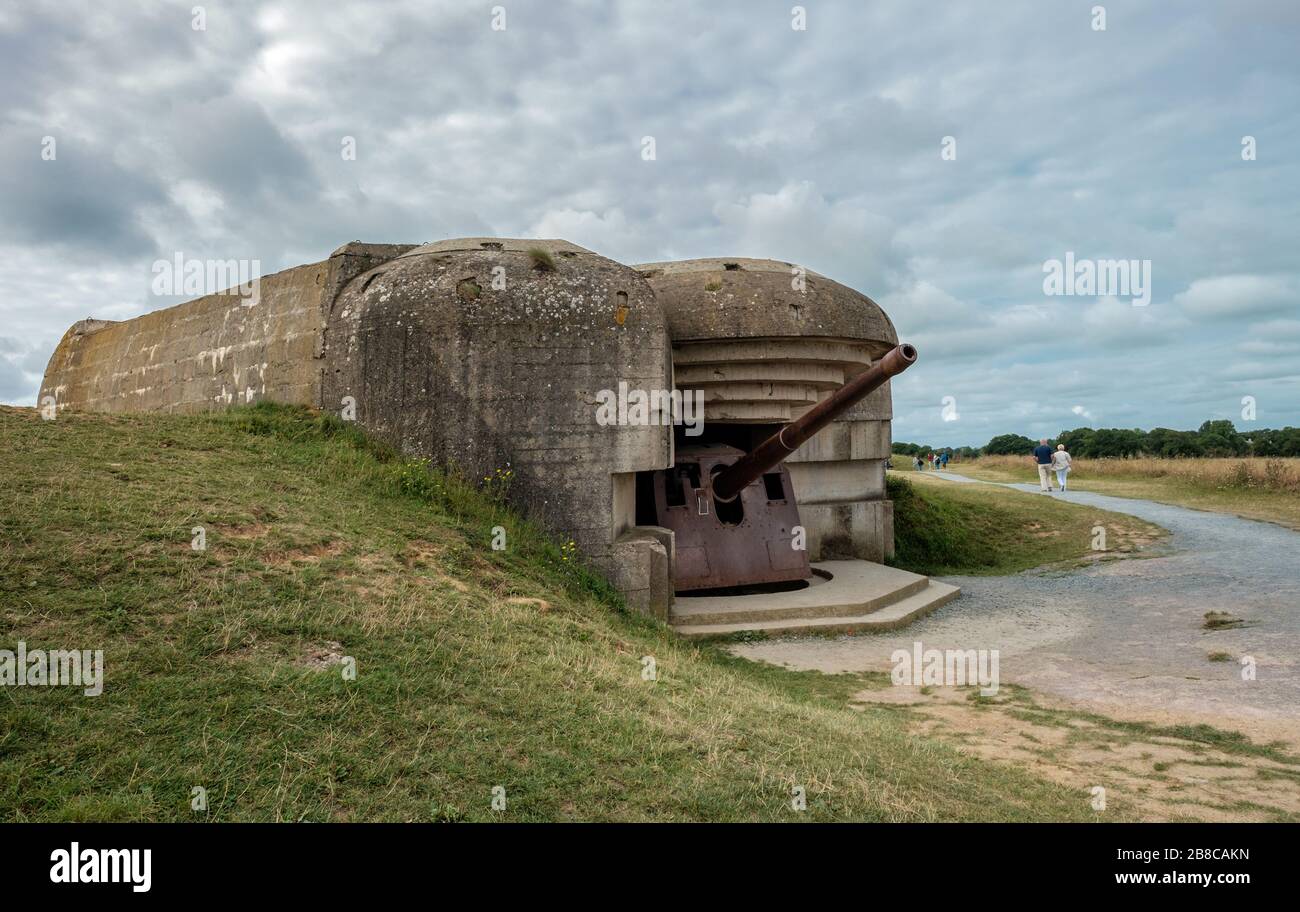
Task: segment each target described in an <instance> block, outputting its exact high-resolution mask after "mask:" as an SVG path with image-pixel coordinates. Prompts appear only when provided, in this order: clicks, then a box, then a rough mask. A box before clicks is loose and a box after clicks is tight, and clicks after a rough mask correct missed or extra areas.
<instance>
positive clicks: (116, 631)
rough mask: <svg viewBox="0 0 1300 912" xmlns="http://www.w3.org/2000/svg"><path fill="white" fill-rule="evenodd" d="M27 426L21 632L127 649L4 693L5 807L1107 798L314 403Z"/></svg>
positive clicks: (818, 810)
mask: <svg viewBox="0 0 1300 912" xmlns="http://www.w3.org/2000/svg"><path fill="white" fill-rule="evenodd" d="M0 437H2V438H3V443H4V445H3V449H2V450H0V468H2V470H3V477H4V479H5V484H4V486H3V491H2V492H0V618H2V619H3V629H4V631H5V633H4V635H3V640H5V641H8V642H3V641H0V648H9V649H13V648H15V644H16V641H18V640H24V641H26V643H27V645H28V648H29V649H36V648H87V649H96V648H102V649H103V650H104V652H105V665H106V674H105V682H104V692H103V694H102V696H99V697H97V698H89V697H85V696H82V694H81V691H80V690H74V689H73V688H68V687H12V686H10V687H3V688H0V819H5V820H19V821H23V820H85V819H91V820H193V819H196V818H199V819H212V820H289V821H297V820H311V821H325V820H375V819H383V820H430V819H432V820H461V819H468V820H553V819H586V820H936V819H942V820H967V819H981V820H983V819H991V820H1033V819H1048V820H1065V819H1094V818H1095V816H1096V815H1095V814H1094V812H1092V811H1091V810H1090V808H1089V796H1088V793H1087V792H1086V790H1085V789H1084V788H1083V784H1080V787H1079V788H1077V789H1071V788H1066V787H1063V786H1060V785H1053V784H1049V783H1047V782H1045V781H1043V780H1040V779H1038V778H1035V777H1033V776H1031V775H1029V774H1028V773H1026V772H1023V771H1021V770H1018V769H1015V768H1012V767H1007V766H1000V765H993V764H990V763H987V762H981V761H978V760H975V759H973V758H970V757H966V756H964V755H961V754H959V753H957V752H956V751H955V750H953V749H951V748H949V747H946V746H944V745H941V744H939V743H937V742H934V741H931V740H927V739H924V738H916V737H913V736H910V735H909V734H908V733H907V731H906V727H905V721H904V720H902V719H901V718H899V717H898V715H897V713H896V712H893V711H891V710H890V709H888V708H869V709H867V710H865V711H861V710H855V709H852V708H850V707H848V705H847V703H848V698H849V696H850V695H851V694H852V693H854V692H855V691H857V690H859V689H861V687H862V686H863V685H864V681H863V678H861V677H858V676H824V675H820V674H815V673H813V674H794V673H790V672H786V671H782V670H779V669H775V668H771V667H766V666H761V665H757V664H751V663H748V662H745V661H743V660H740V659H736V658H733V657H730V656H728V655H726V654H725V653H723V652H721V651H720V650H718V649H716V648H715V647H710V646H707V645H704V646H701V645H696V644H688V643H685V642H681V641H679V640H677V639H676V638H674V636H673V635H672V634H671V633H670V632H669V631H667V630H666V629H665V628H663V627H661V626H658V625H654V624H651V623H649V622H647V621H644V620H641V619H639V618H636V617H632V616H629V615H627V614H626V613H624V612H622V611H620V610H619V608H618V606H617V603H616V601H617V600H616V598H615V597H614V596H613V595H612V593H611V592H610V591H609V590H608V587H607V586H605V585H604V584H603V583H602V582H600V581H598V580H596V579H595V578H594V577H592V576H590V575H588V574H587V573H585V572H584V571H583V570H582V569H581V568H580V567H578V566H577V565H576V563H575V562H574V561H573V560H571V559H569V555H570V552H569V551H567V550H565V549H563V548H561V547H559V546H557V545H555V544H553V543H551V542H549V541H548V540H546V539H545V538H544V537H543V536H541V535H540V534H539V533H538V532H537V531H536V530H535V529H533V528H531V527H530V526H528V525H527V524H526V523H524V522H522V521H520V520H519V519H517V518H515V517H514V516H512V515H511V514H510V513H508V512H507V511H506V510H505V509H504V508H503V507H501V506H500V505H499V503H498V500H497V499H495V498H494V497H492V496H489V495H484V494H483V493H480V492H478V491H475V490H473V489H472V488H471V487H470V486H468V485H466V484H465V483H463V482H461V481H459V480H457V479H454V478H447V477H444V476H442V475H440V474H438V473H435V472H430V471H428V470H427V469H426V467H425V466H423V465H421V464H419V463H412V462H410V461H407V460H403V459H401V458H398V457H397V456H395V455H394V454H392V453H391V452H388V451H387V450H385V449H384V448H383V447H379V446H375V445H373V444H371V443H369V442H367V441H366V439H365V438H363V437H362V436H361V435H360V434H358V433H357V432H356V431H355V430H353V429H351V428H350V427H345V426H343V425H340V424H338V423H337V422H335V421H333V420H328V419H322V418H317V417H315V416H313V415H311V414H310V413H308V412H306V411H305V410H294V409H287V408H276V407H265V406H257V407H254V408H251V409H244V410H236V411H234V412H231V413H227V414H224V415H212V416H197V417H165V416H115V417H109V416H78V415H67V416H61V417H60V418H59V419H57V420H55V421H49V422H46V421H42V420H40V419H39V417H38V416H37V414H36V412H34V411H32V410H25V409H23V410H20V409H0ZM489 487H491V485H490V486H489ZM494 525H502V526H504V527H505V528H506V529H507V530H508V533H507V534H508V544H509V547H508V548H507V549H506V550H505V551H499V552H498V551H493V550H492V549H491V547H490V537H491V528H492V527H493V526H494ZM196 526H202V527H204V529H205V530H206V545H207V549H206V550H205V551H195V550H192V548H191V541H192V529H194V528H195V527H196ZM342 656H347V657H351V658H353V659H355V661H356V668H357V676H356V679H355V680H351V681H349V680H345V679H344V675H343V674H342V669H343V667H344V666H342V665H339V664H335V663H336V661H337V660H338V659H339V657H342ZM644 656H653V657H654V659H655V662H656V666H657V673H658V679H657V680H651V681H647V680H645V679H644V678H643V675H642V670H643V661H642V657H644ZM495 786H501V787H503V788H504V789H505V796H506V799H507V806H506V809H505V810H504V811H494V810H492V808H491V799H492V790H493V788H494V787H495ZM795 786H802V787H803V788H804V789H806V793H807V810H806V811H803V812H796V811H794V810H793V809H792V808H791V804H790V801H791V789H792V788H793V787H795ZM195 787H202V788H204V789H206V790H207V797H208V809H207V811H206V812H204V813H198V812H195V811H193V810H192V809H191V796H192V790H193V789H194V788H195ZM1123 816H1124V810H1123V808H1117V807H1116V806H1115V805H1114V804H1112V806H1111V808H1110V810H1109V811H1108V812H1107V814H1106V817H1107V819H1116V817H1121V818H1122V817H1123Z"/></svg>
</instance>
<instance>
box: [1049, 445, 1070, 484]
mask: <svg viewBox="0 0 1300 912" xmlns="http://www.w3.org/2000/svg"><path fill="white" fill-rule="evenodd" d="M1052 471H1054V472H1056V483H1057V484H1059V485H1060V486H1061V490H1062V491H1064V490H1065V476H1066V475H1069V474H1070V454H1069V453H1067V452H1066V451H1065V444H1063V443H1058V444H1057V445H1056V452H1055V453H1053V454H1052Z"/></svg>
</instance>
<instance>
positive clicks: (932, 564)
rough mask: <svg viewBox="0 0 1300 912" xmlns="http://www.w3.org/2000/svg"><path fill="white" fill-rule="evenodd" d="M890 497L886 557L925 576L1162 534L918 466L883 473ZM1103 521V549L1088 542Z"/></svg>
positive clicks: (1054, 560) (1125, 544) (1021, 562)
mask: <svg viewBox="0 0 1300 912" xmlns="http://www.w3.org/2000/svg"><path fill="white" fill-rule="evenodd" d="M887 484H888V487H889V497H890V499H891V500H893V502H894V549H895V555H894V558H893V559H892V561H891V563H892V564H893V565H894V566H897V567H901V568H903V569H904V570H911V571H913V572H915V573H924V574H926V575H930V576H943V575H956V574H971V575H988V574H1003V573H1016V572H1019V571H1021V570H1028V569H1031V568H1033V567H1041V566H1045V565H1049V564H1072V563H1077V562H1079V561H1085V560H1097V559H1101V558H1109V557H1118V556H1121V555H1125V554H1129V553H1132V552H1133V551H1134V550H1135V549H1136V548H1137V547H1139V546H1141V545H1145V544H1148V543H1149V542H1152V541H1154V540H1156V539H1158V538H1161V537H1163V536H1165V535H1167V534H1168V532H1167V531H1166V530H1164V529H1162V528H1160V527H1159V526H1156V525H1153V524H1152V523H1148V522H1145V521H1143V520H1140V519H1138V518H1137V517H1135V516H1127V515H1125V514H1123V513H1111V512H1109V511H1106V510H1098V509H1095V508H1092V507H1085V506H1083V505H1081V504H1076V503H1070V502H1069V501H1068V500H1066V499H1064V498H1060V497H1056V496H1046V495H1027V494H1024V493H1022V492H1020V491H1012V490H1008V489H1006V488H998V487H993V486H990V485H976V484H962V483H960V482H954V481H945V480H943V479H941V478H936V477H934V476H933V475H928V474H925V473H920V472H912V473H907V474H905V475H900V474H897V473H895V472H890V473H889V475H888V478H887ZM1098 525H1101V526H1103V527H1105V529H1106V546H1107V548H1108V549H1109V550H1108V551H1106V552H1103V553H1099V552H1096V551H1094V550H1093V547H1092V545H1093V540H1094V529H1095V527H1096V526H1098Z"/></svg>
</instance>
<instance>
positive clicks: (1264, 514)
mask: <svg viewBox="0 0 1300 912" xmlns="http://www.w3.org/2000/svg"><path fill="white" fill-rule="evenodd" d="M899 461H901V460H900V459H897V458H896V459H895V462H899ZM949 471H952V472H955V473H957V474H961V475H966V476H969V477H971V478H979V479H981V480H984V481H1004V482H1016V481H1018V482H1033V483H1034V484H1037V482H1038V472H1037V470H1036V469H1035V468H1034V466H1033V465H1032V464H1031V463H1030V461H1029V459H1028V457H1019V456H983V457H981V458H979V459H974V460H968V461H964V462H960V463H951V464H950V465H949ZM1069 484H1070V487H1071V488H1074V489H1076V490H1079V491H1095V492H1096V493H1098V494H1111V495H1114V496H1116V497H1134V498H1139V499H1143V500H1154V501H1157V502H1159V503H1168V504H1175V505H1177V506H1180V507H1190V508H1192V509H1196V510H1211V511H1214V512H1218V513H1235V514H1236V515H1238V516H1244V517H1246V518H1247V519H1259V520H1264V521H1266V522H1274V523H1279V524H1280V525H1284V526H1287V527H1289V528H1292V529H1300V459H1260V458H1231V459H1209V458H1200V459H1147V458H1141V459H1075V460H1074V470H1073V471H1072V472H1071V473H1070V479H1069Z"/></svg>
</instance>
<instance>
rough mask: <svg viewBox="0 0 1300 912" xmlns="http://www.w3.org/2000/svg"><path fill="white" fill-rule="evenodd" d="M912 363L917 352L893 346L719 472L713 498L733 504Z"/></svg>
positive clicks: (912, 349)
mask: <svg viewBox="0 0 1300 912" xmlns="http://www.w3.org/2000/svg"><path fill="white" fill-rule="evenodd" d="M915 361H916V349H915V348H914V347H913V346H911V345H908V344H907V343H903V344H902V345H897V346H895V347H894V348H893V349H891V350H890V351H889V352H887V353H886V354H885V356H884V357H883V358H881V359H880V360H879V361H877V362H876V363H875V364H873V365H871V366H870V367H869V368H867V369H866V370H865V371H863V372H862V373H860V374H858V375H857V376H856V377H854V378H853V379H852V380H850V381H849V382H848V383H846V384H844V385H843V386H841V387H840V388H839V389H837V390H836V391H835V392H834V393H832V394H831V395H830V396H828V397H827V398H825V399H823V400H822V401H821V402H818V403H817V404H816V405H814V406H813V407H812V408H810V409H808V411H806V412H804V413H803V414H802V415H801V416H800V417H799V418H797V419H795V420H794V421H792V422H790V423H789V424H787V425H786V426H785V427H783V428H781V430H779V431H777V432H776V433H775V434H773V435H772V436H771V437H769V438H767V439H766V440H764V441H763V442H762V443H760V444H759V445H758V446H757V447H755V448H754V452H752V453H748V454H746V455H744V456H742V457H740V458H739V459H737V460H736V461H735V462H734V463H732V464H731V465H730V466H729V467H728V468H726V469H724V470H723V471H721V472H719V473H718V474H717V476H716V477H715V478H714V479H713V496H714V497H716V498H717V499H718V500H721V501H723V502H727V501H731V500H734V499H735V498H736V495H737V494H739V493H740V492H741V491H742V490H744V488H745V486H746V485H747V484H749V483H750V482H751V481H753V480H754V479H756V478H758V477H759V476H760V475H762V474H763V473H764V472H766V471H767V470H768V469H770V468H772V467H773V466H775V465H777V464H778V463H780V462H782V461H783V460H784V459H785V458H786V457H787V456H789V455H790V454H791V453H793V452H794V451H795V450H797V449H799V447H800V446H802V445H803V443H804V442H805V441H807V440H808V438H809V437H811V436H813V435H814V434H816V433H817V432H818V431H820V430H821V429H822V428H824V427H826V425H828V424H830V423H831V422H832V421H833V420H835V418H836V417H837V416H839V415H840V414H842V413H843V412H845V411H847V410H848V409H850V408H852V407H853V406H854V405H856V404H857V403H858V402H860V401H862V399H863V398H865V397H866V396H867V395H868V394H869V393H871V392H872V391H873V390H875V389H878V388H879V387H880V386H881V385H882V384H883V383H884V382H885V381H886V380H888V379H889V378H890V377H894V376H897V375H898V374H901V373H902V372H903V371H905V370H907V369H908V368H909V367H911V366H912V364H913V363H914V362H915Z"/></svg>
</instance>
